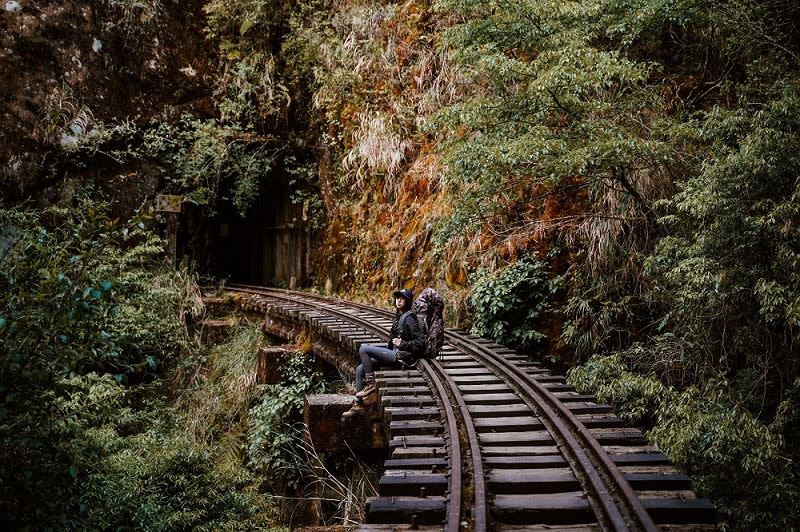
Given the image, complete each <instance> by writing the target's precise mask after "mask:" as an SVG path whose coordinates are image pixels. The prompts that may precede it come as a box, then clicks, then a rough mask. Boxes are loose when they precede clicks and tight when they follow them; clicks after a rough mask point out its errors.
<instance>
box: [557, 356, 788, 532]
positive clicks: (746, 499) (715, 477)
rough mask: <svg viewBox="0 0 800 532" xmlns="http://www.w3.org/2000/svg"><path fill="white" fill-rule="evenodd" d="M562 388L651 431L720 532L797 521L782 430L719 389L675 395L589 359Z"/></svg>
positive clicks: (606, 360)
mask: <svg viewBox="0 0 800 532" xmlns="http://www.w3.org/2000/svg"><path fill="white" fill-rule="evenodd" d="M568 381H569V382H570V383H571V384H573V385H575V386H576V388H577V389H578V390H579V391H581V392H587V393H595V394H597V397H598V399H599V400H600V401H602V402H608V403H610V404H612V405H613V406H614V407H615V409H616V410H617V411H618V413H619V414H620V416H621V417H623V418H624V419H626V420H629V421H634V422H640V423H642V422H643V423H645V424H646V425H647V426H649V427H652V428H651V430H650V431H649V432H648V433H647V436H648V438H649V439H651V440H652V441H653V442H654V443H655V444H656V445H658V446H659V447H660V448H661V449H662V450H663V451H664V452H665V453H666V454H667V456H669V457H670V459H671V460H672V461H673V462H674V463H675V464H676V465H677V466H678V467H679V468H681V469H683V470H685V471H686V472H687V473H689V474H691V475H692V478H693V482H694V485H695V489H696V490H697V491H698V492H699V493H700V494H701V495H705V496H707V497H710V498H711V499H712V500H713V501H714V502H715V503H716V504H717V506H718V509H719V512H720V516H721V518H722V525H723V528H726V529H727V528H737V529H738V528H741V529H744V530H761V529H770V530H773V529H779V530H788V529H790V528H791V527H792V526H793V524H794V523H796V522H797V519H798V518H800V514H799V513H798V509H797V505H796V504H794V502H793V501H795V500H796V498H797V497H798V496H799V495H800V492H798V489H797V477H798V474H797V465H796V464H795V463H793V462H792V460H791V458H790V456H791V455H790V454H789V453H790V451H791V449H790V448H787V447H786V445H785V442H784V439H783V438H782V436H781V434H780V429H781V427H780V426H778V425H776V426H767V425H765V424H763V423H762V422H760V421H759V420H758V419H757V418H756V417H755V416H753V415H752V414H750V413H749V412H748V411H747V410H746V409H744V408H743V407H742V406H741V404H738V403H737V402H736V401H734V400H733V398H732V396H731V390H730V388H729V387H728V385H727V383H725V382H724V381H711V382H709V383H707V384H706V385H705V386H702V387H700V388H698V387H694V386H692V387H689V388H687V389H686V390H684V391H682V392H678V391H676V390H675V389H674V388H672V387H668V386H664V385H663V384H661V383H660V382H659V380H658V379H656V378H655V377H653V376H641V375H636V374H633V373H631V372H629V371H628V369H627V368H626V366H625V364H624V362H623V361H622V358H621V357H620V356H619V355H615V356H607V357H599V356H595V357H592V358H591V359H590V360H589V361H588V362H587V363H586V364H585V365H584V366H581V367H577V368H574V369H572V370H570V372H569V376H568ZM786 408H787V409H789V406H788V405H787V407H786ZM795 408H796V405H795Z"/></svg>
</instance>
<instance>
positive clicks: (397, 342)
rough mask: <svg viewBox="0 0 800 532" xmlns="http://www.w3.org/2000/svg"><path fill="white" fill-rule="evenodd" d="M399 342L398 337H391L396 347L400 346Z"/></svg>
mask: <svg viewBox="0 0 800 532" xmlns="http://www.w3.org/2000/svg"><path fill="white" fill-rule="evenodd" d="M401 342H402V340H401V339H400V338H392V343H393V344H394V345H395V346H397V347H400V343H401Z"/></svg>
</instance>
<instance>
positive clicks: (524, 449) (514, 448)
mask: <svg viewBox="0 0 800 532" xmlns="http://www.w3.org/2000/svg"><path fill="white" fill-rule="evenodd" d="M551 454H554V455H558V454H559V450H558V447H556V446H555V445H538V446H536V445H502V446H500V445H498V446H494V445H493V446H489V447H483V448H481V455H482V456H483V458H484V459H486V458H487V457H499V456H503V457H506V456H546V455H551Z"/></svg>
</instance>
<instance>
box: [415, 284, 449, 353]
mask: <svg viewBox="0 0 800 532" xmlns="http://www.w3.org/2000/svg"><path fill="white" fill-rule="evenodd" d="M411 311H412V312H413V313H414V314H415V315H416V316H417V321H418V322H419V327H420V329H422V335H423V336H424V337H425V351H424V352H423V353H422V355H420V358H429V359H430V358H436V357H437V356H439V350H440V349H441V348H442V344H443V343H444V316H443V315H442V313H443V312H444V300H443V299H442V296H440V295H439V294H438V293H437V292H436V290H434V289H433V288H426V289H425V290H423V291H422V293H421V294H420V295H419V297H418V298H417V299H416V300H414V304H413V305H411Z"/></svg>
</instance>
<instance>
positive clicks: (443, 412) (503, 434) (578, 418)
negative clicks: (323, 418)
mask: <svg viewBox="0 0 800 532" xmlns="http://www.w3.org/2000/svg"><path fill="white" fill-rule="evenodd" d="M232 288H233V289H235V290H238V291H241V292H247V293H251V294H258V295H261V296H265V297H268V298H270V299H271V300H273V301H275V302H276V305H277V306H280V305H281V304H283V305H298V304H299V305H302V306H303V307H305V308H307V309H308V310H307V312H308V313H314V312H320V311H323V312H324V313H326V314H328V315H330V316H332V317H334V318H335V319H336V320H338V321H339V322H344V323H349V324H351V326H355V327H356V328H357V329H360V330H362V331H365V332H367V333H368V334H366V335H361V336H359V335H358V334H356V335H355V336H353V335H351V337H353V338H360V339H361V340H354V341H353V345H357V344H358V343H361V342H362V341H363V339H364V338H366V337H367V336H372V337H378V338H381V339H386V338H387V336H388V335H387V333H386V331H387V326H386V323H387V322H390V321H391V319H393V318H394V315H393V314H392V313H390V312H387V311H385V310H380V309H376V308H374V307H371V306H367V305H362V304H357V303H352V302H346V301H342V300H332V299H329V298H324V297H321V296H316V295H312V294H306V293H298V292H289V291H285V290H278V289H265V288H262V287H253V286H243V285H234V286H233V287H232ZM281 302H282V303H281ZM443 354H444V356H443V359H442V361H441V362H439V361H421V362H420V364H418V368H419V370H420V374H421V375H422V376H423V378H424V381H425V383H427V385H428V390H429V393H430V394H431V395H430V397H429V398H422V397H421V396H420V395H419V392H418V390H417V389H414V396H413V398H409V397H406V396H404V395H403V394H406V393H408V385H409V384H411V385H413V382H415V381H414V379H415V378H414V377H412V375H413V374H414V373H416V372H415V371H412V372H409V371H405V372H402V371H401V372H397V371H384V372H383V378H384V380H385V381H386V382H385V383H384V384H385V386H384V388H383V393H384V400H385V401H387V402H388V404H389V408H388V409H390V410H391V409H394V410H395V411H397V413H398V415H399V414H400V413H402V414H403V415H404V416H405V415H406V414H407V413H408V412H410V411H413V413H411V414H409V415H411V416H416V417H414V418H411V419H412V420H411V421H406V422H405V423H406V424H405V425H402V426H403V427H404V430H408V429H409V427H418V428H419V430H426V427H429V426H434V425H436V423H433V422H431V421H425V420H424V419H422V418H421V417H419V416H420V415H422V413H425V412H428V413H429V410H425V409H426V408H428V409H430V408H432V407H433V406H434V405H435V406H436V407H437V408H438V412H439V414H438V417H439V419H440V420H441V422H442V424H443V426H444V427H445V430H446V434H447V437H446V438H445V439H444V441H445V442H446V443H445V448H446V449H447V452H448V457H447V461H448V465H449V475H448V483H447V489H446V490H445V491H444V492H443V494H444V496H445V497H446V499H447V502H446V510H445V511H444V514H445V515H444V521H443V525H444V528H445V529H446V530H448V532H456V531H458V530H460V529H461V528H465V527H466V528H467V529H470V530H479V531H482V530H489V529H502V528H504V527H507V526H515V525H517V526H518V525H530V524H539V525H542V526H557V525H566V526H573V525H582V526H587V527H588V528H589V529H597V530H648V531H651V530H657V529H658V527H657V525H656V522H658V524H659V526H661V525H669V526H670V527H672V528H671V529H676V527H677V528H678V529H680V528H682V527H684V526H685V527H687V529H688V528H691V529H692V530H707V529H714V527H713V523H714V518H715V515H714V508H713V505H711V504H710V503H709V502H708V501H706V500H704V499H698V498H696V497H695V496H694V494H693V493H692V492H691V491H690V484H689V480H688V478H687V477H686V476H685V475H682V474H680V473H678V472H677V471H674V469H673V468H672V467H671V465H670V464H669V461H668V460H667V459H666V457H664V455H663V454H661V453H659V452H658V451H657V449H654V448H651V447H647V446H646V442H645V441H644V438H643V437H642V435H641V433H639V432H638V431H636V430H635V429H626V428H624V426H623V424H622V421H621V420H619V418H616V417H615V416H613V415H612V414H611V413H610V408H609V407H607V406H605V405H598V404H596V402H595V398H594V397H592V396H582V395H580V394H577V393H576V392H575V391H574V389H572V388H571V387H569V386H567V385H566V384H564V383H563V378H561V377H554V376H551V375H550V373H549V372H548V371H547V370H545V369H543V368H541V367H540V366H539V365H538V364H535V363H531V362H528V361H527V360H525V359H524V357H520V356H519V355H517V354H516V353H514V352H513V351H511V350H509V349H507V348H504V347H503V346H499V345H497V344H494V343H493V342H490V341H487V340H484V339H481V338H476V337H474V336H471V335H469V334H467V333H465V332H463V331H458V330H453V329H448V330H447V331H446V343H445V346H444V348H443ZM393 379H394V380H393ZM414 402H416V403H417V406H418V408H416V409H414V408H410V409H409V408H408V405H409V404H414ZM423 403H424V405H425V406H424V407H423ZM394 405H400V406H394ZM403 405H405V406H403ZM454 407H455V408H454ZM476 416H477V417H476ZM404 419H406V418H405V417H404ZM393 424H394V423H393ZM459 427H462V428H463V429H464V430H461V431H459V430H458V428H459ZM415 430H416V429H415ZM416 441H418V442H420V443H425V444H430V445H431V446H433V447H432V451H431V452H432V456H433V458H431V457H428V458H420V457H419V456H417V458H415V459H414V460H402V459H400V460H394V459H393V460H389V461H387V471H389V470H390V469H391V468H396V467H405V466H408V467H418V466H420V465H422V464H433V466H432V472H435V471H436V467H437V466H436V464H437V463H439V461H440V457H437V455H436V447H435V445H437V444H438V442H439V439H437V438H436V437H430V436H425V437H423V436H419V437H418V439H417V440H416ZM402 442H403V446H404V447H405V446H406V444H407V440H406V436H403V440H402ZM420 452H422V451H420ZM387 475H388V476H389V477H390V478H388V479H387V482H386V492H387V494H388V493H403V491H402V489H408V487H409V486H416V485H418V484H414V482H417V481H418V482H419V483H421V484H419V485H422V484H425V482H429V483H430V482H432V481H433V480H437V479H439V477H438V476H436V479H432V475H422V474H413V473H412V474H408V475H407V474H406V473H403V474H402V475H403V476H402V478H401V479H397V478H392V476H394V477H397V474H396V473H392V474H388V473H387ZM487 475H488V476H487ZM382 480H383V479H382ZM401 485H403V486H405V488H402V489H401V488H399V487H398V486H401ZM428 485H429V486H430V487H431V489H436V485H434V484H428ZM463 486H469V487H470V489H469V490H464V489H462V488H463ZM382 487H383V482H382ZM417 489H421V490H422V491H423V494H424V492H425V488H417ZM429 502H430V501H429ZM384 503H386V504H384ZM391 503H392V504H394V503H395V499H394V496H391ZM382 504H383V506H382ZM387 504H388V503H387V501H386V500H385V499H381V500H378V501H373V505H374V506H370V510H371V511H370V513H368V521H370V516H372V517H373V519H372V521H373V522H376V523H377V522H381V523H395V524H397V525H398V526H400V525H401V524H402V522H403V519H405V518H407V517H408V516H409V515H412V514H410V513H409V511H405V512H400V511H398V512H396V514H394V515H395V517H392V516H393V514H392V512H391V509H390V508H387ZM429 506H431V507H433V506H434V505H433V503H432V502H430V504H429ZM420 508H422V507H420ZM373 510H374V511H373ZM422 510H424V508H422ZM413 515H414V522H413V525H414V526H417V525H418V524H419V523H418V522H417V518H416V516H417V515H418V514H413ZM430 515H433V516H436V515H438V514H437V513H436V512H433V513H430ZM434 518H435V517H434ZM393 519H394V520H393ZM428 522H430V521H428ZM408 524H412V523H408Z"/></svg>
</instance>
